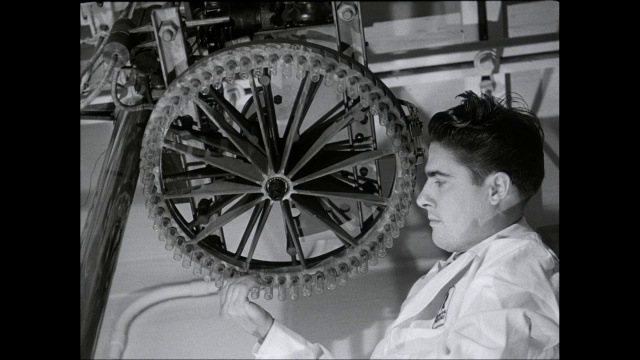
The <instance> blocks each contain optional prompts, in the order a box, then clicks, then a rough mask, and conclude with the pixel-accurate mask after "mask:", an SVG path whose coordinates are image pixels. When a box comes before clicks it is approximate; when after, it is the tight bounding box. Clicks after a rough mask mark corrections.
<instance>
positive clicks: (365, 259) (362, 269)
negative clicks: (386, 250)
mask: <svg viewBox="0 0 640 360" xmlns="http://www.w3.org/2000/svg"><path fill="white" fill-rule="evenodd" d="M360 257H361V258H362V261H361V262H360V266H359V267H358V272H359V273H360V274H366V273H368V272H369V252H368V251H367V250H365V249H362V250H360Z"/></svg>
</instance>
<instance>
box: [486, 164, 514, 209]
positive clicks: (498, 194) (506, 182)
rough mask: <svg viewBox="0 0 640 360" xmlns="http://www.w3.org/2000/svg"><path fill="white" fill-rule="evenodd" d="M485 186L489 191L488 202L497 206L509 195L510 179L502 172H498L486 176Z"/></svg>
mask: <svg viewBox="0 0 640 360" xmlns="http://www.w3.org/2000/svg"><path fill="white" fill-rule="evenodd" d="M486 181H487V182H486V184H487V185H488V189H489V202H490V203H491V205H498V204H499V203H500V202H501V201H502V200H503V199H504V198H505V197H506V196H507V194H509V189H511V178H510V177H509V175H507V174H506V173H504V172H501V171H498V172H495V173H493V174H491V175H489V176H487V179H486Z"/></svg>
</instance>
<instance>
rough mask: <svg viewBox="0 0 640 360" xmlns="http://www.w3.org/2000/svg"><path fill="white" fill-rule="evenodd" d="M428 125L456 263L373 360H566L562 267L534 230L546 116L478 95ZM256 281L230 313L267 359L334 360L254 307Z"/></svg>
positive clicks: (229, 306)
mask: <svg viewBox="0 0 640 360" xmlns="http://www.w3.org/2000/svg"><path fill="white" fill-rule="evenodd" d="M459 97H461V98H462V102H461V104H460V105H458V106H456V107H453V108H451V109H449V110H447V111H443V112H439V113H437V114H435V115H434V116H433V117H432V118H431V121H430V122H429V125H428V131H429V136H430V146H429V153H428V159H427V162H426V166H425V169H424V170H425V174H426V175H427V182H426V184H425V185H424V188H423V189H422V192H421V193H420V195H419V196H418V198H417V200H416V202H417V204H418V205H419V206H420V207H421V208H423V209H426V210H427V212H428V217H429V225H430V227H431V229H432V238H433V241H434V243H435V244H436V245H437V246H438V247H440V248H442V249H444V250H446V251H449V252H452V253H453V254H452V255H451V257H450V258H449V259H448V260H446V261H440V262H439V263H437V264H436V265H435V266H434V267H433V268H432V269H431V270H430V271H429V272H428V273H427V274H426V275H425V276H423V277H422V278H420V279H419V280H418V281H417V282H416V283H415V284H414V286H413V288H412V289H411V291H410V292H409V295H408V296H407V299H406V300H405V301H404V303H403V304H402V308H401V310H400V314H399V316H398V318H397V319H396V320H395V321H394V322H393V323H392V324H391V325H390V326H389V327H388V328H387V330H386V332H385V335H384V337H383V338H382V340H381V341H380V342H379V343H378V345H377V346H376V348H375V350H374V351H373V354H372V355H371V357H372V358H387V359H389V358H440V359H443V358H512V359H515V358H558V357H559V349H560V345H559V325H560V320H559V276H560V270H559V261H558V258H557V257H556V255H555V254H554V253H553V252H552V251H551V250H550V249H549V248H548V247H547V246H545V245H544V244H543V243H542V242H541V239H540V237H539V236H538V234H536V233H535V232H534V231H533V230H532V229H531V228H530V227H529V225H528V224H527V223H526V221H525V219H524V208H525V205H526V203H527V201H528V200H529V199H530V198H531V197H532V196H533V195H534V194H535V193H536V192H537V191H538V189H539V187H540V184H541V183H542V179H543V177H544V162H543V150H542V146H543V138H544V135H543V132H542V129H541V127H540V124H539V120H538V118H537V117H536V116H535V115H534V114H532V113H530V112H529V111H527V110H524V109H510V108H507V107H505V106H503V105H502V104H501V103H500V102H499V101H498V100H496V99H495V98H492V97H489V96H484V95H483V96H482V97H479V96H477V95H476V94H474V93H473V92H470V91H467V92H465V93H463V94H460V95H459ZM256 285H257V283H256V281H255V280H254V279H253V278H252V277H242V278H238V279H233V280H231V281H229V283H228V284H226V285H225V286H224V287H223V288H222V294H221V296H222V299H221V309H220V314H221V316H223V317H225V318H230V319H234V320H236V321H238V322H239V323H240V325H241V326H242V327H243V328H244V329H245V330H247V331H249V332H250V333H252V334H253V335H254V336H256V337H257V338H258V339H259V344H257V345H256V347H255V348H254V354H255V355H256V357H257V358H331V354H330V353H329V352H328V350H327V349H326V348H325V347H324V346H322V345H320V344H312V343H310V342H308V341H307V340H305V339H304V338H302V337H301V336H300V335H298V334H296V333H295V332H293V331H291V330H289V329H287V328H286V327H284V326H283V325H282V324H280V323H279V322H278V321H275V320H274V319H273V318H272V317H271V315H270V314H269V313H268V312H266V311H265V310H264V309H263V308H261V307H260V306H258V305H256V304H254V303H252V302H250V301H249V300H248V299H247V297H248V293H249V290H250V289H251V288H252V287H254V286H256Z"/></svg>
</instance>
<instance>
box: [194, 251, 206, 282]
mask: <svg viewBox="0 0 640 360" xmlns="http://www.w3.org/2000/svg"><path fill="white" fill-rule="evenodd" d="M203 258H204V254H203V253H202V252H200V251H198V252H197V253H195V261H194V262H193V275H194V276H202V262H201V261H202V260H203Z"/></svg>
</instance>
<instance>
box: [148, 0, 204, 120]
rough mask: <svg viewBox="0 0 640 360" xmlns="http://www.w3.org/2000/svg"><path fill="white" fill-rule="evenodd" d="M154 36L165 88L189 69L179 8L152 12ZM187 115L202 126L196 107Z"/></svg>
mask: <svg viewBox="0 0 640 360" xmlns="http://www.w3.org/2000/svg"><path fill="white" fill-rule="evenodd" d="M151 23H152V26H153V34H154V36H155V39H156V43H157V44H158V55H159V57H160V66H161V68H162V76H163V77H164V84H165V87H169V84H171V83H172V82H173V81H174V80H175V79H176V78H178V77H179V76H180V75H181V74H182V73H183V72H185V71H186V70H187V69H188V68H189V62H188V54H187V47H186V45H185V44H186V40H185V38H184V35H183V34H184V29H183V28H182V23H181V22H180V12H179V11H178V8H177V7H169V8H163V9H155V10H153V11H152V12H151ZM187 113H188V114H189V115H191V117H192V118H193V120H194V121H195V122H196V123H198V124H200V119H199V117H198V111H197V109H196V105H195V104H193V103H190V104H189V106H188V108H187Z"/></svg>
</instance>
